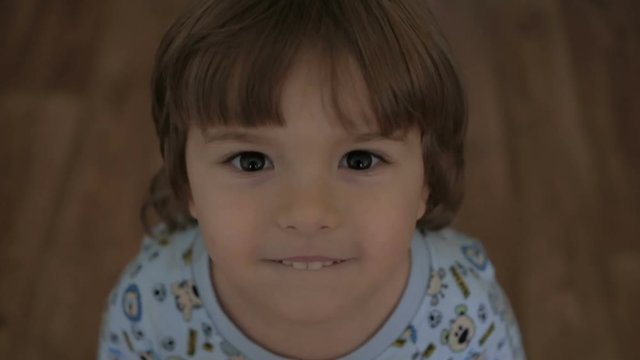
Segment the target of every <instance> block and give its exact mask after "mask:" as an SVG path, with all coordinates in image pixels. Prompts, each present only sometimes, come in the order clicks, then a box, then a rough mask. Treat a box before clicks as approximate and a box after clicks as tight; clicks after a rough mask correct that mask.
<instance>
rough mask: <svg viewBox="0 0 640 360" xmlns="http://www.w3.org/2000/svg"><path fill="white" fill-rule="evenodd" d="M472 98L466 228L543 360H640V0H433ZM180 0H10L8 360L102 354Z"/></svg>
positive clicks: (132, 232) (136, 229)
mask: <svg viewBox="0 0 640 360" xmlns="http://www.w3.org/2000/svg"><path fill="white" fill-rule="evenodd" d="M430 2H431V3H432V4H433V10H434V12H435V13H436V15H437V16H438V19H439V20H440V22H441V25H442V26H443V28H444V30H445V33H446V35H447V36H448V37H449V40H450V42H451V45H452V48H453V50H454V55H455V56H456V58H457V61H458V62H459V64H460V67H461V70H462V76H463V79H464V81H465V83H466V86H467V90H468V94H469V105H470V127H469V134H468V148H467V158H468V168H467V169H468V171H467V195H466V200H465V203H464V206H463V208H462V211H461V213H460V215H459V217H458V218H457V220H456V222H455V224H454V225H455V226H456V227H457V228H458V229H460V230H462V231H464V232H467V233H469V234H471V235H473V236H475V237H477V238H479V239H481V240H483V241H484V243H485V246H486V248H487V250H488V252H489V255H490V257H491V259H492V260H493V262H494V264H495V266H496V267H497V276H498V279H499V280H500V282H501V283H502V285H503V286H504V288H505V289H506V291H507V293H508V295H509V297H510V298H511V302H512V304H513V307H514V308H515V311H516V314H517V317H518V319H519V322H520V326H521V330H522V333H523V337H524V342H525V344H526V349H527V352H528V354H529V357H530V359H630V358H635V357H636V356H637V349H636V347H635V345H636V344H635V343H634V341H635V342H637V336H638V327H637V324H638V323H640V316H639V315H638V314H639V312H638V304H639V303H640V285H639V284H640V245H639V243H638V242H639V240H640V204H639V203H640V190H639V189H640V186H639V185H640V145H639V140H640V105H639V104H640V103H639V100H640V96H639V95H640V92H639V90H638V87H639V85H638V82H639V80H640V65H639V63H640V25H639V24H640V2H638V1H633V0H615V1H614V0H607V1H600V0H567V1H561V0H526V1H525V0H522V1H518V0H501V1H498V0H446V1H444V0H441V1H435V0H432V1H430ZM184 6H185V3H184V2H183V1H169V0H106V1H102V0H101V1H98V0H86V1H81V0H67V1H55V2H54V1H35V0H21V1H17V0H13V1H8V0H4V1H2V2H0V164H1V165H0V205H1V206H0V227H1V228H2V229H3V232H2V233H3V234H2V236H0V288H1V290H0V354H1V355H0V357H1V358H3V359H25V360H30V359H91V358H95V351H96V342H97V337H98V329H99V323H100V316H101V311H102V306H103V304H104V302H105V300H106V296H107V292H108V290H109V289H110V288H111V286H112V285H113V283H114V282H115V280H116V277H117V276H118V274H119V273H120V271H121V270H122V269H123V267H124V265H125V264H126V263H127V262H128V261H129V260H130V259H131V258H132V256H133V255H134V253H135V252H136V251H137V250H138V248H139V246H140V240H141V237H142V232H143V230H142V226H141V224H140V222H139V220H138V209H139V206H140V204H141V202H142V199H143V195H144V193H145V191H146V189H147V186H148V183H149V180H150V178H151V176H152V174H153V173H154V171H155V170H156V169H157V168H158V166H159V165H160V155H159V150H158V146H157V142H156V139H155V137H154V136H155V135H154V130H153V127H152V121H151V117H150V103H149V76H150V73H151V65H152V60H153V54H154V51H155V49H156V47H157V45H158V42H159V40H160V37H161V36H162V34H163V33H164V31H165V30H166V29H167V27H168V26H169V24H170V23H171V21H172V20H173V18H174V17H175V16H176V15H177V14H178V12H179V11H180V10H181V9H183V7H184Z"/></svg>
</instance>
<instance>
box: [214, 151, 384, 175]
mask: <svg viewBox="0 0 640 360" xmlns="http://www.w3.org/2000/svg"><path fill="white" fill-rule="evenodd" d="M353 152H362V153H365V154H367V155H371V156H372V157H375V158H378V159H379V160H380V162H379V163H378V164H377V165H374V166H373V167H371V168H369V169H364V170H353V171H355V172H359V173H369V172H372V171H375V170H376V169H377V168H378V167H380V166H382V165H387V164H391V162H390V161H388V160H387V159H386V157H384V156H382V155H380V154H378V153H375V152H373V151H369V150H364V149H358V150H352V151H350V152H348V153H347V154H349V153H353ZM243 154H258V155H263V156H265V157H267V156H266V155H265V154H263V153H261V152H259V151H239V152H236V153H233V154H232V155H231V156H229V157H226V160H223V161H222V162H221V164H222V165H228V166H232V167H233V168H234V170H237V171H239V172H241V173H243V174H252V173H259V172H261V171H262V170H257V171H244V170H242V169H240V168H238V167H235V166H233V164H231V162H232V161H233V160H235V159H236V158H237V157H239V156H240V155H243Z"/></svg>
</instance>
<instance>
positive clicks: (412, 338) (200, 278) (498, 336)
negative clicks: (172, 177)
mask: <svg viewBox="0 0 640 360" xmlns="http://www.w3.org/2000/svg"><path fill="white" fill-rule="evenodd" d="M162 230H164V226H163V225H159V226H157V227H156V229H155V231H158V232H162ZM210 274H211V272H210V258H209V256H208V254H207V252H206V250H205V247H204V243H203V240H202V237H201V233H200V231H199V228H198V227H197V226H196V227H194V228H191V229H188V230H184V231H181V232H176V233H173V234H168V235H166V237H165V238H164V239H163V240H161V241H157V240H154V239H152V238H150V237H145V238H144V240H143V245H142V248H141V251H140V252H139V254H138V255H137V256H136V258H135V259H133V260H132V261H131V262H130V263H129V265H128V266H127V268H126V269H125V270H124V271H123V273H122V274H121V275H120V278H119V280H118V282H117V284H116V285H115V287H114V288H113V290H112V292H111V294H110V296H109V299H108V301H107V304H106V308H105V311H104V315H103V320H102V328H101V333H100V338H99V344H98V356H97V358H98V359H99V360H112V359H118V360H123V359H154V360H181V359H182V360H187V359H196V360H199V359H202V360H205V359H207V360H284V359H286V358H284V357H282V356H279V355H277V354H274V353H272V352H270V351H269V350H267V349H265V348H263V347H261V346H260V345H258V344H256V343H255V342H253V341H251V339H249V338H248V337H247V336H246V335H245V334H244V333H243V332H242V331H241V330H240V329H239V328H238V327H237V326H236V325H235V324H234V323H233V321H232V320H231V319H230V318H229V317H228V316H227V315H226V314H225V312H224V311H223V310H222V308H221V307H220V304H219V303H218V299H217V297H216V294H215V288H214V287H213V286H212V285H211V284H212V282H211V277H210ZM383 359H384V360H392V359H393V360H417V359H444V360H450V359H451V360H457V359H461V360H471V359H475V360H480V359H486V360H496V359H501V360H510V359H518V360H520V359H525V355H524V351H523V347H522V342H521V336H520V332H519V329H518V325H517V321H516V319H515V317H514V314H513V311H512V309H511V306H510V304H509V301H508V299H507V298H506V296H505V294H504V292H503V290H502V288H501V287H500V285H499V284H498V283H497V281H496V277H495V273H494V268H493V266H492V265H491V262H490V261H489V259H488V258H487V256H486V253H485V251H484V249H483V248H482V245H481V244H480V243H479V242H478V241H476V240H474V239H472V238H470V237H468V236H466V235H464V234H461V233H459V232H457V231H455V230H453V229H444V230H441V231H429V232H427V233H426V235H423V234H422V233H421V232H420V231H418V230H416V231H415V232H414V234H413V238H412V241H411V272H410V275H409V279H408V283H407V286H406V287H405V289H404V292H403V294H402V298H401V299H400V301H399V303H398V305H397V306H396V308H395V309H394V310H393V313H392V314H391V315H390V316H389V318H388V319H387V321H386V322H385V324H384V325H383V326H382V327H381V328H380V329H378V330H377V332H376V333H375V334H374V336H372V337H371V338H370V339H369V340H368V341H367V342H366V343H364V344H362V345H361V346H360V347H359V348H357V349H355V350H354V351H353V352H351V353H350V354H348V355H347V356H344V357H342V358H340V360H383Z"/></svg>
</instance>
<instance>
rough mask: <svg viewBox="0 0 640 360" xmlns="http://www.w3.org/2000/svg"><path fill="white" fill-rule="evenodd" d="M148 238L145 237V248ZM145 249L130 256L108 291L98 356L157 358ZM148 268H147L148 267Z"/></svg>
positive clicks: (107, 358) (113, 359)
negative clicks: (148, 295) (135, 255)
mask: <svg viewBox="0 0 640 360" xmlns="http://www.w3.org/2000/svg"><path fill="white" fill-rule="evenodd" d="M148 245H149V239H146V238H145V239H144V240H143V249H145V248H146V247H148ZM142 255H144V252H141V253H139V254H138V256H137V257H136V258H134V259H133V260H131V261H130V262H129V264H128V265H127V267H126V268H125V269H124V271H123V272H122V273H121V275H120V277H119V279H118V281H117V283H116V284H115V286H114V287H113V289H112V290H111V293H110V294H109V296H108V298H107V301H106V304H105V308H104V310H103V315H102V323H101V326H100V335H99V338H98V354H97V359H98V360H134V359H135V360H139V359H145V360H147V359H148V360H155V359H158V357H157V354H155V352H154V345H153V342H152V336H151V335H152V332H151V327H150V326H149V321H150V314H149V312H150V311H152V310H151V309H150V308H149V306H148V305H149V304H148V299H146V298H145V296H144V295H145V293H147V292H148V291H147V290H148V289H147V287H148V286H146V284H147V283H148V282H149V279H148V273H149V271H148V269H147V268H148V264H147V263H145V258H146V257H143V256H142ZM145 270H147V271H145Z"/></svg>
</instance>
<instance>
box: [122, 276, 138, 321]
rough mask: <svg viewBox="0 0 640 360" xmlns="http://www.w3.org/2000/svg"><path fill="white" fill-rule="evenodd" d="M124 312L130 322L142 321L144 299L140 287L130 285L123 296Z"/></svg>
mask: <svg viewBox="0 0 640 360" xmlns="http://www.w3.org/2000/svg"><path fill="white" fill-rule="evenodd" d="M122 310H123V312H124V315H125V316H126V317H127V319H129V320H130V321H136V322H137V321H140V319H141V318H142V299H141V298H140V290H139V289H138V285H136V284H129V286H127V288H126V289H125V290H124V293H123V294H122Z"/></svg>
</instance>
